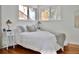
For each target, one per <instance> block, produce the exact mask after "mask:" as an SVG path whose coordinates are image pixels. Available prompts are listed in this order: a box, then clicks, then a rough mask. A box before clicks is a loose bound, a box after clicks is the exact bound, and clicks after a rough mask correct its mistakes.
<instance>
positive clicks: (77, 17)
mask: <svg viewBox="0 0 79 59" xmlns="http://www.w3.org/2000/svg"><path fill="white" fill-rule="evenodd" d="M74 22H75V24H74V26H75V28H79V10H77V11H75V14H74Z"/></svg>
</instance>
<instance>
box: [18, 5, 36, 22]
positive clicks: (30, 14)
mask: <svg viewBox="0 0 79 59" xmlns="http://www.w3.org/2000/svg"><path fill="white" fill-rule="evenodd" d="M35 15H36V10H35V8H32V7H29V6H23V5H20V6H19V20H30V21H31V20H32V21H35V20H36V16H35Z"/></svg>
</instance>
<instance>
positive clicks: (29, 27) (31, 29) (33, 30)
mask: <svg viewBox="0 0 79 59" xmlns="http://www.w3.org/2000/svg"><path fill="white" fill-rule="evenodd" d="M27 31H29V32H35V31H37V26H35V25H27Z"/></svg>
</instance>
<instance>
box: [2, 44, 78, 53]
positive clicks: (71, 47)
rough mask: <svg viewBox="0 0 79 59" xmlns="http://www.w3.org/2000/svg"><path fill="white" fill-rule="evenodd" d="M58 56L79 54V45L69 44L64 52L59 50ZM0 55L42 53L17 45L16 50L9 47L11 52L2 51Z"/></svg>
mask: <svg viewBox="0 0 79 59" xmlns="http://www.w3.org/2000/svg"><path fill="white" fill-rule="evenodd" d="M57 53H58V54H79V45H74V44H69V45H68V46H65V47H64V52H62V51H61V50H59V51H58V52H57ZM0 54H40V52H37V51H33V50H30V49H26V48H23V47H22V46H19V45H17V46H16V48H12V47H9V50H6V49H0Z"/></svg>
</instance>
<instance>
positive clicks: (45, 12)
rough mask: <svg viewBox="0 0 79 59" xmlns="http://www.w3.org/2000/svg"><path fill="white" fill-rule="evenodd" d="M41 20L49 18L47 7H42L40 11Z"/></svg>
mask: <svg viewBox="0 0 79 59" xmlns="http://www.w3.org/2000/svg"><path fill="white" fill-rule="evenodd" d="M40 16H41V21H48V20H49V9H44V10H43V11H41V14H40Z"/></svg>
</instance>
